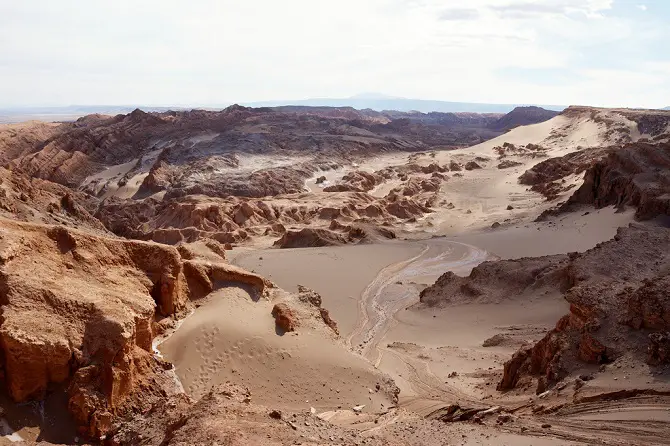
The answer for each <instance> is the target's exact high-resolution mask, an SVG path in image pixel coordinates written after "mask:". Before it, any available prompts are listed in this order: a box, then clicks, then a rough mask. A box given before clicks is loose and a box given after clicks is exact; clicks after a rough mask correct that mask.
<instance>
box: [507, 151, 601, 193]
mask: <svg viewBox="0 0 670 446" xmlns="http://www.w3.org/2000/svg"><path fill="white" fill-rule="evenodd" d="M612 150H613V149H612V148H592V149H584V150H580V151H577V152H573V153H569V154H567V155H564V156H561V157H556V158H549V159H546V160H544V161H541V162H540V163H538V164H536V165H534V166H533V167H532V168H530V169H528V170H527V171H526V172H524V173H523V174H522V175H521V176H520V177H519V183H521V184H525V185H528V186H531V190H532V191H534V192H538V193H540V194H542V195H544V196H545V197H546V198H547V200H554V199H556V198H558V197H559V195H560V194H562V193H563V192H565V191H567V190H569V189H570V188H572V187H574V186H573V185H565V184H563V182H564V179H565V178H566V177H569V176H570V175H577V174H581V173H582V172H584V171H586V170H587V169H588V168H590V167H591V166H593V165H594V164H595V163H596V162H597V161H598V160H600V159H602V158H604V157H605V156H607V154H608V153H610V152H611V151H612ZM561 180H562V181H563V182H562V181H561Z"/></svg>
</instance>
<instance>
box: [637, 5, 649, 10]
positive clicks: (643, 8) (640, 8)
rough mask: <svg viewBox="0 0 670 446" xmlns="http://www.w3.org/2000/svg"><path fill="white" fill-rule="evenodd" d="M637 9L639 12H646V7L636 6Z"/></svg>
mask: <svg viewBox="0 0 670 446" xmlns="http://www.w3.org/2000/svg"><path fill="white" fill-rule="evenodd" d="M637 9H639V10H640V11H646V10H647V5H637Z"/></svg>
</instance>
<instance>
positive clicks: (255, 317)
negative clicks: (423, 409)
mask: <svg viewBox="0 0 670 446" xmlns="http://www.w3.org/2000/svg"><path fill="white" fill-rule="evenodd" d="M272 307H273V304H272V302H270V301H268V300H265V299H259V300H258V301H254V300H252V298H251V297H250V295H249V294H248V293H247V292H246V291H244V290H243V289H242V288H237V287H231V288H223V289H220V290H218V291H216V292H214V293H212V294H211V295H210V296H209V297H208V300H207V302H206V303H205V304H204V305H203V306H201V307H200V308H198V309H197V310H196V311H195V312H194V314H193V315H191V316H189V317H188V318H187V319H186V320H185V321H184V323H183V324H182V326H181V327H180V328H179V329H178V330H177V331H176V332H175V333H174V334H173V335H172V336H171V337H170V338H169V339H168V340H167V341H165V342H164V343H163V344H161V345H160V346H159V349H160V350H161V352H162V354H163V355H164V357H165V358H166V360H168V361H170V362H172V363H173V364H174V365H175V368H176V373H177V375H178V376H179V378H180V379H181V381H182V384H183V386H184V388H185V390H186V392H187V393H188V394H189V395H191V396H193V397H194V398H200V397H201V396H202V395H203V394H204V393H206V392H207V391H208V390H209V389H210V387H211V386H212V385H216V384H219V383H224V382H226V381H233V382H235V383H238V384H241V385H245V386H247V387H249V388H250V390H251V391H252V399H253V401H254V402H255V403H258V404H263V405H267V406H268V407H271V408H279V409H284V410H309V409H310V407H314V408H316V409H317V410H319V411H324V410H333V409H336V408H338V407H343V408H346V409H350V408H352V407H354V406H357V405H365V406H366V407H365V411H368V410H370V411H380V410H383V409H384V408H388V407H390V406H391V405H392V404H393V402H392V400H391V399H389V398H388V394H386V393H384V392H381V391H380V392H378V391H376V385H377V383H380V382H381V375H380V374H379V373H378V372H376V371H375V370H374V369H373V368H372V366H371V365H370V364H369V363H368V362H366V361H365V360H364V359H363V358H361V357H359V356H356V355H353V354H351V352H350V351H348V350H347V349H346V348H345V347H344V346H343V345H342V344H341V343H339V342H337V341H335V340H334V339H333V338H332V337H330V338H329V337H327V336H326V335H324V334H323V332H318V331H313V330H310V329H305V330H300V329H299V330H298V331H297V332H293V333H285V334H283V335H282V334H279V333H278V332H277V331H276V328H275V321H274V318H273V317H272V314H271V310H272ZM324 327H325V326H324Z"/></svg>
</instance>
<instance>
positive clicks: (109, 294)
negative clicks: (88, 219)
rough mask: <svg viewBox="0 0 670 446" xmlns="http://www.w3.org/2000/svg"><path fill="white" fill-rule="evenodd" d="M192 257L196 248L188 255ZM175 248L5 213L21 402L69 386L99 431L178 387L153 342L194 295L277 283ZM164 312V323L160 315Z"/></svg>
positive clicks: (8, 301) (10, 320)
mask: <svg viewBox="0 0 670 446" xmlns="http://www.w3.org/2000/svg"><path fill="white" fill-rule="evenodd" d="M187 257H188V256H187ZM221 260H222V261H221V263H211V262H202V261H197V260H185V259H183V258H182V256H181V255H180V251H179V250H177V249H176V248H174V247H170V246H166V245H160V244H156V243H149V242H140V241H128V240H121V239H115V238H108V237H103V236H96V235H90V234H88V233H85V232H80V231H78V230H73V229H69V228H65V227H62V226H49V225H41V224H31V223H19V222H14V221H11V220H6V219H0V305H1V309H2V319H1V324H2V325H1V326H0V347H1V349H2V356H1V357H0V358H1V361H0V368H1V372H2V373H1V375H0V376H2V380H3V381H4V384H5V385H6V386H7V389H8V391H9V394H10V396H11V397H12V399H13V400H14V401H16V402H23V401H28V400H40V399H42V398H43V397H44V396H45V394H46V393H47V390H48V389H50V388H51V387H52V386H58V385H61V386H66V388H67V395H68V410H69V411H70V413H71V414H72V417H73V418H74V420H75V422H76V423H77V425H78V426H79V430H80V432H81V434H83V435H85V436H88V437H94V438H99V437H100V436H102V435H105V434H106V433H107V432H108V431H109V430H110V429H111V426H112V423H113V421H114V420H115V419H116V418H117V417H120V416H123V415H126V414H129V413H137V412H141V411H145V410H148V409H149V408H150V407H151V406H152V405H153V404H154V403H155V402H156V401H157V400H158V399H160V398H163V397H166V396H167V395H168V394H169V393H170V392H171V391H172V389H173V388H174V381H173V378H172V377H171V376H170V375H169V374H168V373H166V370H169V369H170V368H171V367H172V366H171V365H170V364H168V363H166V362H164V361H162V360H160V359H158V358H157V357H156V356H155V355H154V354H153V352H152V341H153V339H154V337H155V336H156V335H157V334H160V333H161V332H163V331H164V329H165V327H166V326H169V324H170V323H171V322H172V319H169V318H167V319H165V318H166V317H168V316H169V317H180V316H182V315H184V314H185V310H186V308H187V306H188V303H189V301H190V300H191V299H195V298H198V297H202V296H203V295H205V294H207V293H209V292H211V290H212V289H214V288H215V287H216V286H217V284H219V283H223V282H222V281H235V282H242V283H245V284H248V285H250V286H251V287H252V288H254V289H255V290H256V292H257V293H259V294H263V293H265V292H266V291H267V289H268V288H269V287H271V286H272V284H271V283H269V282H268V281H266V280H265V279H263V278H261V277H260V276H257V275H255V274H252V273H248V272H246V271H243V270H241V269H238V268H236V267H234V266H231V265H228V264H225V263H223V259H221ZM161 319H163V321H161Z"/></svg>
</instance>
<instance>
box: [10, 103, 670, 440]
mask: <svg viewBox="0 0 670 446" xmlns="http://www.w3.org/2000/svg"><path fill="white" fill-rule="evenodd" d="M0 160H1V161H2V167H0V308H1V318H0V347H1V349H0V384H1V387H2V393H1V394H0V395H1V396H0V401H1V402H2V403H1V404H0V406H1V407H2V413H1V414H0V415H1V419H0V433H1V434H2V436H1V437H0V443H3V444H4V443H7V444H9V443H14V442H21V441H23V442H45V443H53V444H63V443H65V444H74V443H92V444H100V443H102V444H110V445H126V444H143V445H177V444H184V445H186V444H203V445H204V444H208V445H209V444H226V445H227V444H230V445H260V444H263V445H265V444H268V445H293V444H302V445H363V444H365V445H413V446H415V445H416V446H418V445H445V444H459V445H461V444H463V445H486V444H509V445H564V444H603V445H624V444H626V445H627V444H667V442H668V438H667V437H668V432H670V294H669V291H668V290H670V219H669V215H670V111H663V110H642V109H604V108H592V107H580V106H572V107H568V108H566V109H565V110H564V111H562V112H554V111H549V110H545V109H542V108H539V107H518V108H516V109H514V110H513V111H511V112H510V113H507V114H502V113H487V114H477V113H438V112H433V113H420V112H398V111H383V112H379V111H373V110H370V109H364V110H357V109H354V108H349V107H306V106H305V107H303V106H284V107H264V108H247V107H242V106H238V105H235V106H230V107H228V108H226V109H223V110H221V111H205V110H188V111H164V112H144V111H142V110H139V109H138V110H135V111H133V112H131V113H128V114H119V115H115V116H108V115H100V114H92V115H87V116H83V117H81V118H78V119H76V120H74V121H70V122H41V121H30V122H23V123H9V124H0Z"/></svg>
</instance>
